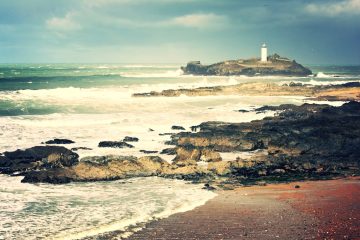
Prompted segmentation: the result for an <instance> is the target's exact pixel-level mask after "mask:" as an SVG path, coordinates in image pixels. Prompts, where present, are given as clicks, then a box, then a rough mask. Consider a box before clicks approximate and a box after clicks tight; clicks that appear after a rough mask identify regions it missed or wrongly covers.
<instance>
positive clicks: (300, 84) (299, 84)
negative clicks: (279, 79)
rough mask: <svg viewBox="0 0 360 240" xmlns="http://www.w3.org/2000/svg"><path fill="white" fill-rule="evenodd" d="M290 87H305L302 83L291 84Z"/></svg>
mask: <svg viewBox="0 0 360 240" xmlns="http://www.w3.org/2000/svg"><path fill="white" fill-rule="evenodd" d="M289 86H290V87H301V86H303V84H302V83H296V82H290V83H289Z"/></svg>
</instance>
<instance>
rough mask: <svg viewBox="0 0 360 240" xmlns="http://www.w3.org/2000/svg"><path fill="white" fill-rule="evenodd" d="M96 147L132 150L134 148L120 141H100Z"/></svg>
mask: <svg viewBox="0 0 360 240" xmlns="http://www.w3.org/2000/svg"><path fill="white" fill-rule="evenodd" d="M98 147H108V148H133V147H134V146H133V145H131V144H128V143H126V142H122V141H102V142H99V145H98Z"/></svg>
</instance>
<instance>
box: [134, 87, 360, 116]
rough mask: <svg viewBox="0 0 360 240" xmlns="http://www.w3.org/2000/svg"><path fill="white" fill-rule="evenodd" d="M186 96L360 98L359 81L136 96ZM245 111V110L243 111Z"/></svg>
mask: <svg viewBox="0 0 360 240" xmlns="http://www.w3.org/2000/svg"><path fill="white" fill-rule="evenodd" d="M182 95H186V96H216V95H241V96H306V97H309V98H310V99H314V100H329V101H353V100H358V101H359V100H360V86H359V84H358V83H356V82H354V83H345V84H340V85H325V86H321V85H320V86H316V85H315V86H314V85H309V84H301V83H290V84H283V85H278V84H276V83H266V82H251V83H241V84H236V85H231V86H215V87H200V88H195V89H168V90H163V91H161V92H155V91H152V92H148V93H135V94H133V96H134V97H159V96H162V97H179V96H182ZM242 112H245V111H242Z"/></svg>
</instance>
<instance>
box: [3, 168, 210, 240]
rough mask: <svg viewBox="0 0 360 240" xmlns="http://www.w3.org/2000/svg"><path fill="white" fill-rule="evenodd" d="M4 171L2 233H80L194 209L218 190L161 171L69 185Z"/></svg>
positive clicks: (75, 236)
mask: <svg viewBox="0 0 360 240" xmlns="http://www.w3.org/2000/svg"><path fill="white" fill-rule="evenodd" d="M20 179H21V178H20V177H7V176H3V175H0V195H1V201H0V219H1V223H0V239H79V238H84V237H87V236H93V235H97V234H101V233H104V232H109V231H116V230H121V231H125V230H127V228H128V227H129V226H132V225H136V224H139V223H143V222H147V221H149V220H153V219H157V218H162V217H167V216H169V215H171V214H173V213H177V212H183V211H188V210H191V209H193V208H195V207H197V206H199V205H202V204H204V203H205V202H206V201H207V200H209V199H211V198H213V197H214V196H216V194H215V193H212V192H209V191H205V190H202V189H201V186H199V185H194V184H187V183H186V182H183V181H177V180H168V179H161V178H156V177H151V178H146V179H145V178H137V179H131V180H124V181H113V182H98V183H72V184H66V185H50V184H37V185H35V184H23V183H20Z"/></svg>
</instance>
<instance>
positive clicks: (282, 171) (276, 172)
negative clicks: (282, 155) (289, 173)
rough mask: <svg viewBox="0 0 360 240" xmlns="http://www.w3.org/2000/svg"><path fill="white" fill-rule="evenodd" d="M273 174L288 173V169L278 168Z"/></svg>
mask: <svg viewBox="0 0 360 240" xmlns="http://www.w3.org/2000/svg"><path fill="white" fill-rule="evenodd" d="M272 173H273V174H284V173H286V171H285V170H284V169H281V168H277V169H275V170H274V171H272Z"/></svg>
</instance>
